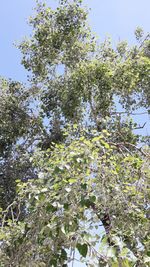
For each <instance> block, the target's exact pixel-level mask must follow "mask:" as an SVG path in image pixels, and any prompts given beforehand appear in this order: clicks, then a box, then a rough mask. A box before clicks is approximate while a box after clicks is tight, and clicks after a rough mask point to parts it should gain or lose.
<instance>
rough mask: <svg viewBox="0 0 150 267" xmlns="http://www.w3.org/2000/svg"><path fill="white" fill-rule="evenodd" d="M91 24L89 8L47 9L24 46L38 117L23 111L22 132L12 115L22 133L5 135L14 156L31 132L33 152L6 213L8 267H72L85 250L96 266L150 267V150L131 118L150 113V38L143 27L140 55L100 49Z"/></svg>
mask: <svg viewBox="0 0 150 267" xmlns="http://www.w3.org/2000/svg"><path fill="white" fill-rule="evenodd" d="M87 16H88V12H87V10H86V9H85V8H84V7H83V6H82V1H81V0H74V1H67V0H66V1H60V4H59V6H58V8H57V9H56V10H52V9H51V8H49V7H47V6H46V5H45V4H43V3H38V4H37V13H36V15H35V17H33V18H31V20H30V23H31V25H32V27H33V35H32V37H31V39H30V40H24V41H23V42H22V43H21V44H20V46H19V47H20V49H21V51H22V53H23V59H22V64H23V65H24V66H25V68H26V69H28V70H29V71H31V72H32V76H31V79H30V83H31V88H34V89H35V93H33V90H31V91H29V96H30V98H31V97H32V98H33V99H34V105H35V103H36V104H37V105H38V115H37V117H36V120H35V114H34V108H33V106H34V105H32V108H31V105H29V106H30V109H31V110H32V114H33V115H32V116H31V115H30V116H29V111H27V110H26V109H24V108H23V110H22V109H21V110H19V112H18V117H17V119H16V120H15V123H16V128H15V127H14V126H13V124H12V120H11V119H10V117H6V123H5V124H4V126H2V129H5V127H9V128H10V127H13V131H11V134H12V133H13V136H12V137H11V135H8V134H5V135H4V137H3V135H2V137H3V138H4V142H3V143H4V148H3V151H4V152H2V153H3V154H4V155H5V154H6V152H7V149H8V148H9V142H10V151H11V153H12V151H13V150H12V145H13V144H14V143H15V144H17V141H18V138H21V137H23V136H24V135H25V136H26V135H27V134H28V133H30V138H29V140H30V141H29V140H28V139H27V140H28V141H27V144H28V145H27V151H29V152H30V151H31V146H32V153H28V157H29V158H28V163H29V165H30V168H31V169H32V172H31V173H30V175H29V177H27V176H26V172H24V171H23V173H22V175H21V177H20V176H18V174H19V169H18V168H17V171H16V173H15V172H13V173H12V174H11V177H13V181H14V182H15V184H17V186H16V191H15V190H13V192H14V194H13V196H12V197H11V201H12V202H11V203H10V201H9V203H8V202H7V203H8V204H9V205H8V206H7V207H6V206H5V207H3V206H2V208H3V210H2V220H1V229H0V236H1V240H2V243H1V252H0V253H1V259H2V260H1V261H2V263H1V265H2V266H20V267H21V266H29V265H30V266H68V265H67V264H69V263H70V262H73V261H76V260H79V259H76V251H78V253H79V254H80V256H81V258H80V261H83V262H85V263H86V264H87V265H88V266H112V267H115V266H140V267H142V266H149V262H150V251H149V245H150V240H149V199H150V195H149V179H150V171H149V168H148V167H149V148H148V147H144V146H143V144H142V139H141V137H140V136H138V135H136V134H134V132H133V130H134V129H135V128H137V125H136V124H135V123H134V121H133V120H132V117H131V118H130V114H131V115H132V114H133V112H134V110H137V109H138V108H139V107H144V108H146V109H147V112H149V110H148V109H149V90H148V89H149V71H150V58H149V36H148V35H147V36H146V37H144V35H142V31H141V30H140V29H139V28H138V29H137V30H136V38H137V40H138V42H139V43H138V44H136V45H135V46H134V47H131V48H130V47H129V46H128V44H127V43H126V42H120V43H119V44H118V45H117V48H113V46H112V44H111V41H110V40H109V39H107V40H106V41H105V42H104V43H102V44H99V43H98V41H97V40H96V38H95V37H94V36H93V34H92V33H91V30H90V29H89V27H88V26H87ZM16 85H17V86H18V85H19V84H18V83H17V84H15V90H14V94H15V96H16V94H17V92H18V91H16V90H17V88H18V87H17V88H16ZM9 88H10V87H9ZM19 88H20V85H19ZM24 90H25V89H24ZM24 92H25V91H24ZM8 97H9V91H8V93H7V94H6V97H4V100H5V102H6V99H7V98H8ZM13 97H14V96H13ZM37 99H38V101H37ZM117 99H119V102H120V103H121V104H122V106H123V108H124V109H125V111H123V112H121V113H119V112H118V111H117V104H116V102H117ZM4 100H3V99H2V101H4ZM16 100H17V101H18V100H19V101H21V98H18V95H17V98H15V101H16ZM25 100H26V97H25V98H24V97H23V101H25ZM8 103H9V104H10V100H9V101H8ZM15 103H16V102H15ZM20 103H22V102H20ZM23 103H24V102H23ZM29 103H31V100H29ZM11 104H12V103H11ZM23 107H24V106H23ZM6 110H7V111H9V112H10V107H9V105H8V104H7V105H6ZM16 110H17V109H16V105H15V104H13V113H12V114H13V115H14V114H15V112H16ZM2 112H5V109H4V107H3V106H2ZM87 113H88V114H89V115H88V116H87ZM124 113H125V114H127V118H125V119H123V117H122V114H124ZM22 114H25V115H23V118H24V120H23V119H22ZM20 118H21V122H22V124H23V127H21V125H20ZM33 118H34V121H35V124H34V126H35V127H31V124H30V123H31V121H32V122H33ZM45 119H46V120H45ZM45 121H46V122H45ZM17 123H18V124H19V127H18V124H17ZM5 125H6V126H5ZM15 129H16V130H15ZM21 129H22V130H21ZM4 133H5V131H4ZM6 133H7V131H6ZM35 134H36V136H35ZM6 138H7V139H8V141H9V140H10V141H9V142H6V141H5V140H6ZM11 138H12V139H11ZM14 140H15V141H14ZM3 143H2V144H3ZM19 145H20V144H19ZM21 149H23V146H21ZM17 153H18V152H17ZM21 155H22V154H21ZM17 162H18V161H17V160H16V158H15V157H14V156H13V166H15V165H16V164H17ZM2 163H3V161H2ZM11 164H12V163H11ZM25 164H26V161H25ZM21 166H22V165H21ZM21 168H22V167H21ZM35 173H36V175H37V176H36V175H35ZM17 176H18V177H17ZM25 177H27V178H25ZM31 178H34V179H31ZM15 180H16V181H15ZM4 184H5V183H4ZM5 185H6V184H5ZM7 195H8V196H10V193H8V194H7ZM12 199H13V200H12ZM22 207H23V208H22ZM14 211H15V214H14ZM22 213H23V214H24V216H22ZM8 215H9V216H8ZM12 226H13V227H12Z"/></svg>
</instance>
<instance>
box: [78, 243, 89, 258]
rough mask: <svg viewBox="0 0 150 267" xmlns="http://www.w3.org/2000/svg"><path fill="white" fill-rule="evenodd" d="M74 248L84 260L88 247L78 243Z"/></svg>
mask: <svg viewBox="0 0 150 267" xmlns="http://www.w3.org/2000/svg"><path fill="white" fill-rule="evenodd" d="M76 247H77V249H78V251H79V253H80V255H81V256H82V257H84V258H85V257H86V255H87V252H88V246H87V244H85V243H84V244H83V245H82V244H80V243H78V244H77V246H76Z"/></svg>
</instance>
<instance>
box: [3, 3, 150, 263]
mask: <svg viewBox="0 0 150 267" xmlns="http://www.w3.org/2000/svg"><path fill="white" fill-rule="evenodd" d="M47 3H49V4H50V5H51V6H54V5H55V4H56V1H55V0H47ZM85 3H86V4H87V5H88V6H89V7H91V11H90V15H89V22H90V25H91V26H92V29H93V31H94V32H96V34H97V35H98V36H99V37H100V40H103V39H104V37H105V35H106V34H110V35H111V36H112V38H113V40H114V41H115V42H117V41H118V40H119V39H127V40H128V41H129V42H130V43H133V42H134V37H133V32H134V30H135V28H136V27H137V26H141V27H143V29H144V30H145V31H146V32H148V31H150V0H85ZM34 6H35V1H34V0H1V3H0V76H4V77H7V78H12V79H16V80H19V81H24V82H25V81H26V75H27V72H26V71H25V70H24V68H23V67H22V66H21V65H20V61H21V54H20V52H19V51H18V50H17V49H16V48H15V47H14V46H13V42H15V41H19V40H22V38H23V36H25V35H29V34H30V33H31V30H30V28H29V26H28V25H27V18H28V17H29V16H30V15H32V13H33V10H32V8H33V7H34ZM145 120H148V117H144V118H143V119H142V121H143V122H144V121H145ZM75 266H76V267H77V266H79V267H80V266H83V265H81V264H79V263H78V264H77V265H76V264H75V265H74V267H75Z"/></svg>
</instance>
